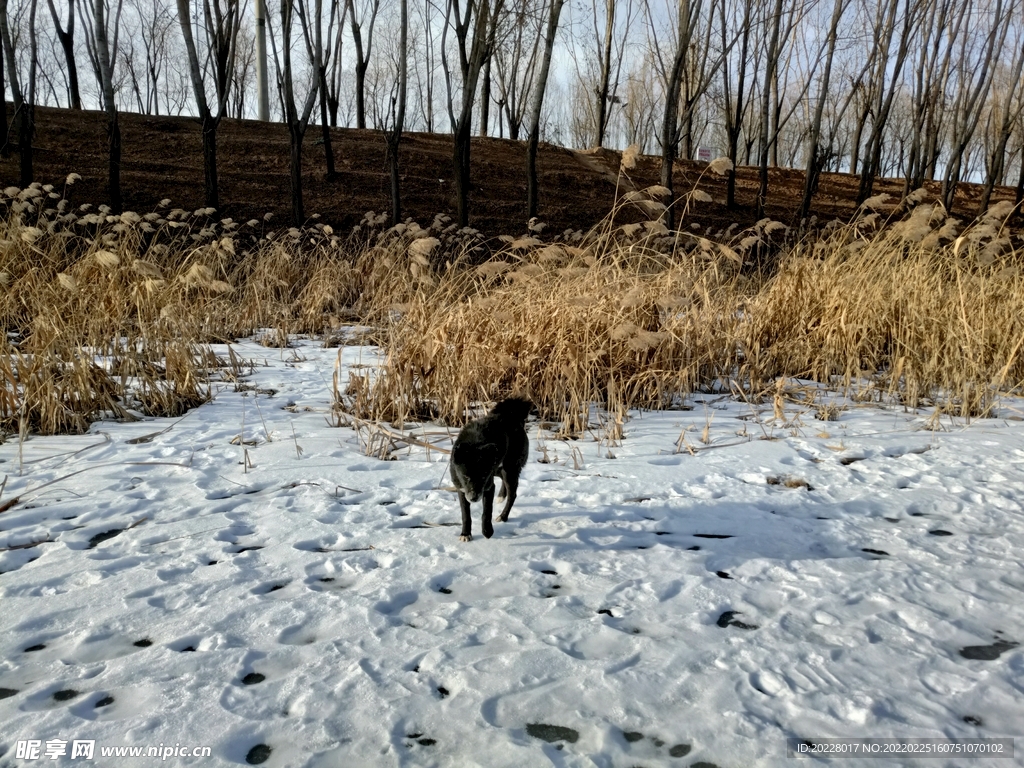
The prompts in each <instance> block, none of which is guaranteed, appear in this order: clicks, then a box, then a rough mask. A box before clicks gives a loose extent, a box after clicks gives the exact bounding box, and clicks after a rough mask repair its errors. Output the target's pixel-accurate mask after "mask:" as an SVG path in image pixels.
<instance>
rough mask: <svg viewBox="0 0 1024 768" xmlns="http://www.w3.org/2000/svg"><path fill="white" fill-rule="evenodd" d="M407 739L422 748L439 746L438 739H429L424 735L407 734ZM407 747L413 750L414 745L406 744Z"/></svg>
mask: <svg viewBox="0 0 1024 768" xmlns="http://www.w3.org/2000/svg"><path fill="white" fill-rule="evenodd" d="M405 738H407V739H409V740H410V741H414V742H416V743H417V744H419V745H420V746H422V747H432V746H434V745H435V744H437V739H431V738H427V737H425V736H424V735H423V734H422V733H415V732H414V733H407V734H405ZM405 746H406V748H407V749H412V746H413V745H412V744H406V745H405Z"/></svg>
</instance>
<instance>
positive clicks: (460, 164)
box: [452, 107, 472, 227]
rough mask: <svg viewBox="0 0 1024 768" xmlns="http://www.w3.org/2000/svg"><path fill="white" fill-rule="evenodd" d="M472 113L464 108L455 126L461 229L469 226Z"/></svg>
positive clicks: (455, 160) (457, 195)
mask: <svg viewBox="0 0 1024 768" xmlns="http://www.w3.org/2000/svg"><path fill="white" fill-rule="evenodd" d="M471 120H472V112H471V111H470V110H469V109H466V108H465V107H463V110H462V114H461V115H460V117H459V121H458V123H457V124H456V126H455V140H454V152H453V158H452V160H453V165H454V170H455V196H456V199H457V207H458V221H459V226H460V227H468V226H469V192H470V183H469V160H470V153H469V142H470V136H471Z"/></svg>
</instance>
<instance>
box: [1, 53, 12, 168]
mask: <svg viewBox="0 0 1024 768" xmlns="http://www.w3.org/2000/svg"><path fill="white" fill-rule="evenodd" d="M0 130H2V131H3V136H0V157H8V156H9V155H10V150H8V149H7V130H8V129H7V81H6V80H5V78H4V41H3V36H2V35H0Z"/></svg>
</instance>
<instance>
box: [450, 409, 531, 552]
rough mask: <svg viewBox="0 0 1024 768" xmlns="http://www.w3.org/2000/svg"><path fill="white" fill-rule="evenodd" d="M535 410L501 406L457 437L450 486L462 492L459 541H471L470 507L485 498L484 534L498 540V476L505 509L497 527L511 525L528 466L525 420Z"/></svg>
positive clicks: (453, 451) (471, 522)
mask: <svg viewBox="0 0 1024 768" xmlns="http://www.w3.org/2000/svg"><path fill="white" fill-rule="evenodd" d="M532 407H533V404H532V403H531V402H530V401H529V400H526V399H525V398H521V397H513V398H510V399H508V400H502V401H501V402H500V403H498V404H497V405H495V406H494V409H493V410H492V411H491V412H490V413H489V414H487V415H486V416H484V417H483V418H481V419H476V420H475V421H471V422H469V424H467V425H466V426H464V427H463V428H462V431H461V432H459V436H458V438H456V440H455V446H454V447H453V448H452V480H454V481H455V486H456V487H457V488H458V491H459V506H460V507H461V508H462V534H461V535H460V536H459V541H472V540H473V533H472V529H473V521H472V518H471V517H470V510H469V504H470V502H473V501H477V500H478V499H479V498H480V497H481V496H482V497H483V500H484V514H483V520H482V528H483V532H484V536H486V537H487V538H488V539H489V538H491V536H492V535H493V534H494V527H493V526H492V525H491V514H492V512H493V511H494V475H495V474H497V473H500V474H501V493H500V494H499V495H498V498H499V499H500V498H504V499H505V508H504V509H503V510H502V511H501V514H500V515H498V521H499V522H502V523H504V522H505V521H506V520H508V513H509V510H511V509H512V504H514V503H515V500H516V490H517V489H518V487H519V473H520V472H522V471H523V467H524V466H525V465H526V457H527V455H528V454H529V451H530V443H529V441H528V439H527V437H526V417H527V416H528V415H529V413H530V409H531V408H532Z"/></svg>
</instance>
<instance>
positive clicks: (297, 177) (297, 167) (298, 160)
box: [288, 124, 306, 227]
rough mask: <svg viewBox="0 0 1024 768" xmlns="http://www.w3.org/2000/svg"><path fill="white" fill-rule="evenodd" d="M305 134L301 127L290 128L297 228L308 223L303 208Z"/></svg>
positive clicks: (291, 126) (293, 199)
mask: <svg viewBox="0 0 1024 768" xmlns="http://www.w3.org/2000/svg"><path fill="white" fill-rule="evenodd" d="M305 133H306V132H305V130H303V129H302V128H301V127H300V126H297V125H295V124H289V126H288V136H289V138H290V139H291V182H292V219H293V220H294V221H295V226H296V227H301V226H302V225H303V223H304V222H305V221H306V214H305V212H304V210H303V207H302V139H303V137H304V135H305Z"/></svg>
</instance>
